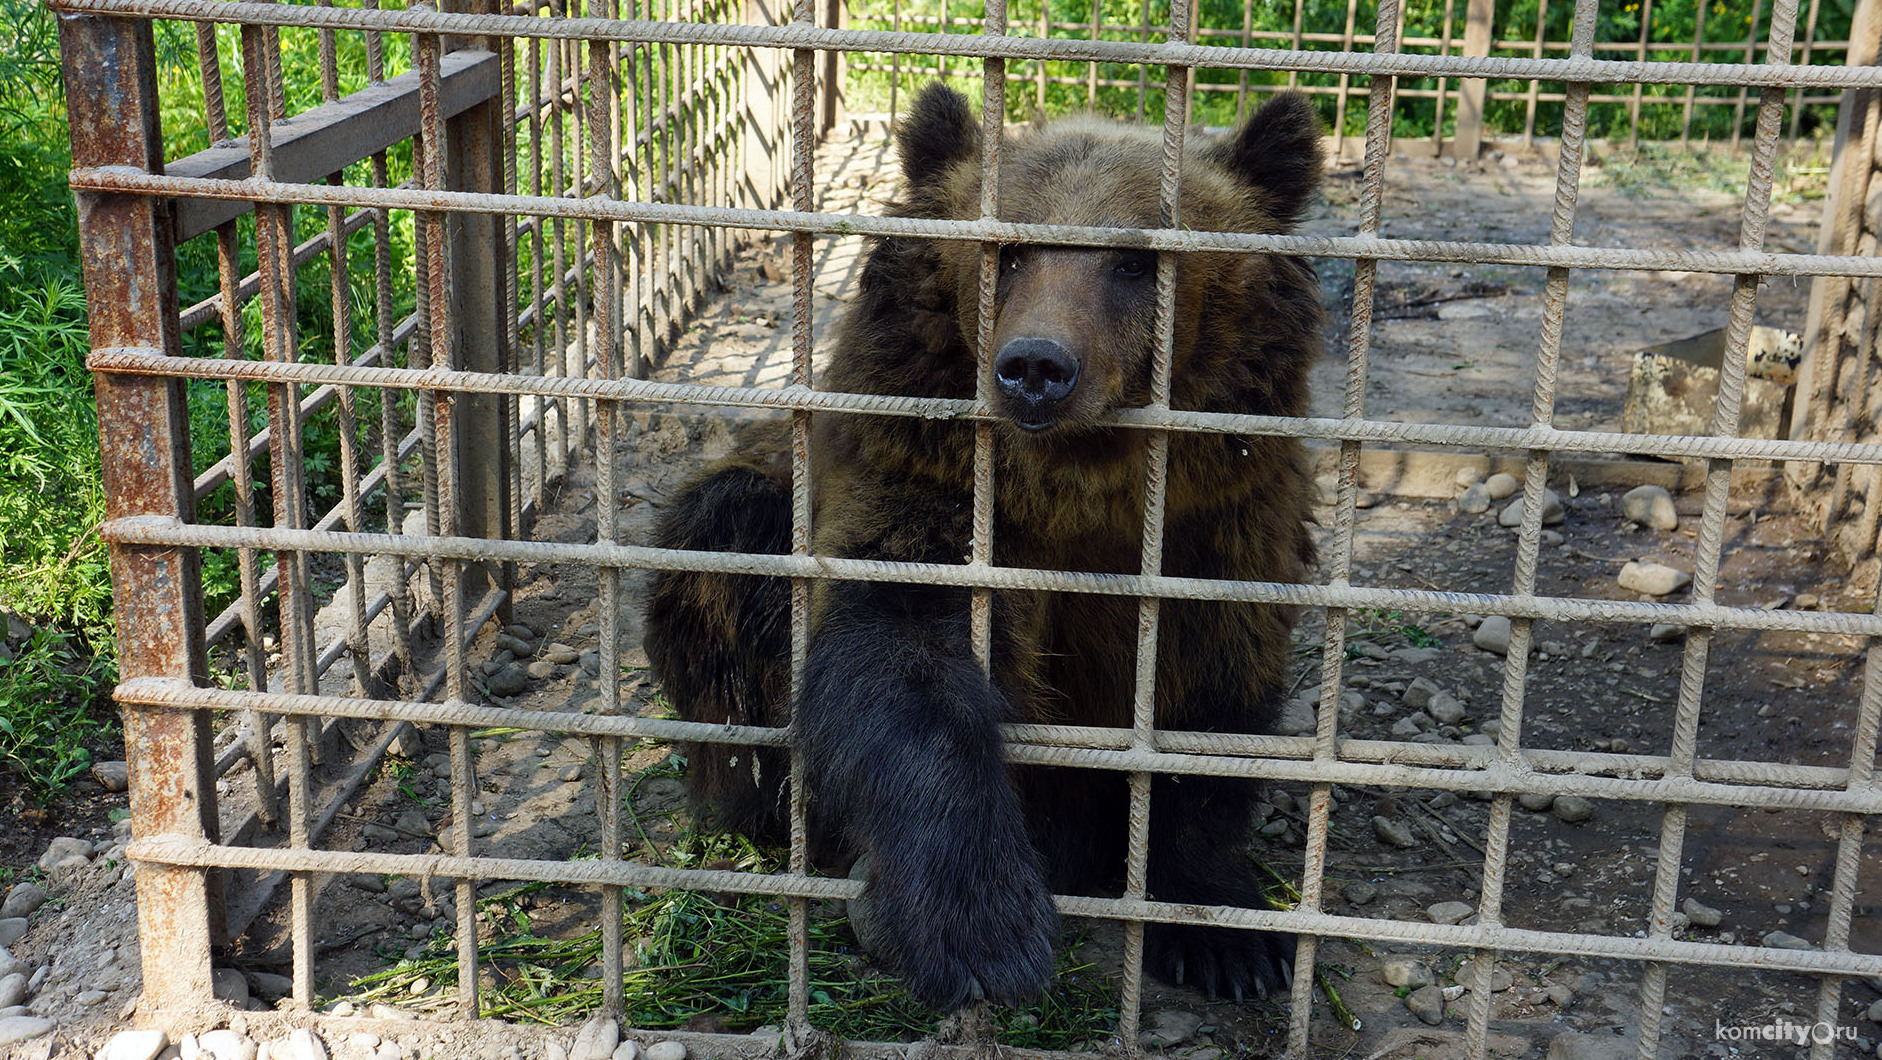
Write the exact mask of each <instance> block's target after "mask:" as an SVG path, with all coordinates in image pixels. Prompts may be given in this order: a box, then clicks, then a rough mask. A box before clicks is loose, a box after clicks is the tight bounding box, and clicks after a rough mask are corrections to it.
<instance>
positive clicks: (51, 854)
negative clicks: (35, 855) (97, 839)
mask: <svg viewBox="0 0 1882 1060" xmlns="http://www.w3.org/2000/svg"><path fill="white" fill-rule="evenodd" d="M93 850H94V848H93V847H92V845H91V844H90V843H88V842H86V841H85V840H83V839H74V838H73V837H71V836H60V837H59V838H57V839H54V840H53V841H52V842H51V843H49V844H47V845H46V852H45V853H44V854H41V855H40V856H39V867H40V868H42V869H46V868H50V867H51V866H52V865H55V864H57V863H58V862H61V861H64V860H65V859H66V858H75V857H76V858H85V859H86V860H88V861H89V860H90V859H91V856H92V853H93Z"/></svg>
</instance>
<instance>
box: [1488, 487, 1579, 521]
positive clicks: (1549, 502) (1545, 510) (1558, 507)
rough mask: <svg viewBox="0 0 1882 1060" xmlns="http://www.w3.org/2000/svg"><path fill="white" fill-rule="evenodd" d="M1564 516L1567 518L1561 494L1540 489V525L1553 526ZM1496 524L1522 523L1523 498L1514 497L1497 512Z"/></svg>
mask: <svg viewBox="0 0 1882 1060" xmlns="http://www.w3.org/2000/svg"><path fill="white" fill-rule="evenodd" d="M1566 518H1568V515H1567V513H1566V512H1565V511H1564V510H1563V509H1562V495H1561V494H1559V493H1557V492H1555V491H1554V490H1550V489H1545V490H1543V491H1542V525H1543V526H1555V525H1558V524H1559V523H1561V522H1562V520H1564V519H1566ZM1496 524H1497V525H1498V526H1521V525H1523V499H1522V498H1521V497H1518V498H1516V499H1515V500H1514V501H1511V502H1510V504H1509V507H1507V508H1504V509H1503V510H1502V511H1501V512H1498V513H1497V517H1496Z"/></svg>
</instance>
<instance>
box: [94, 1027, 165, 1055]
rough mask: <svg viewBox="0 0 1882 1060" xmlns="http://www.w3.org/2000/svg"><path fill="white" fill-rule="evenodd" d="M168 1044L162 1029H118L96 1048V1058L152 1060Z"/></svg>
mask: <svg viewBox="0 0 1882 1060" xmlns="http://www.w3.org/2000/svg"><path fill="white" fill-rule="evenodd" d="M169 1044H170V1037H169V1035H166V1034H164V1033H163V1032H162V1031H119V1032H118V1033H116V1034H114V1035H112V1036H111V1040H110V1041H109V1042H107V1043H105V1047H104V1048H103V1049H100V1050H98V1060H153V1058H154V1057H155V1056H156V1055H157V1054H158V1053H161V1052H163V1047H164V1046H166V1045H169Z"/></svg>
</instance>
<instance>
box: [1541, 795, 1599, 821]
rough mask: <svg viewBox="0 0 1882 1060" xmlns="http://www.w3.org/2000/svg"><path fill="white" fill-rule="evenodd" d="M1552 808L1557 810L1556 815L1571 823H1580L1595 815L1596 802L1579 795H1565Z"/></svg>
mask: <svg viewBox="0 0 1882 1060" xmlns="http://www.w3.org/2000/svg"><path fill="white" fill-rule="evenodd" d="M1550 808H1551V809H1553V810H1554V811H1555V816H1557V817H1559V818H1561V819H1562V820H1564V821H1567V822H1568V823H1569V824H1580V823H1581V822H1583V821H1586V820H1588V819H1589V818H1591V817H1593V816H1594V803H1592V802H1589V801H1588V800H1587V799H1584V798H1582V797H1581V796H1579V795H1563V796H1561V797H1560V798H1558V799H1556V800H1555V805H1554V806H1552V807H1550Z"/></svg>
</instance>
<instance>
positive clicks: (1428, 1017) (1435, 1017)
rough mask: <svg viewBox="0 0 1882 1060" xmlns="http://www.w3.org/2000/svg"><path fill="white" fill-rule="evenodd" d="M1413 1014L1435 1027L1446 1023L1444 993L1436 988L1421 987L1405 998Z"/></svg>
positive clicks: (1407, 1006)
mask: <svg viewBox="0 0 1882 1060" xmlns="http://www.w3.org/2000/svg"><path fill="white" fill-rule="evenodd" d="M1405 1007H1406V1008H1408V1009H1410V1010H1411V1014H1412V1015H1414V1016H1417V1017H1418V1018H1419V1019H1421V1020H1423V1021H1425V1022H1426V1023H1429V1024H1430V1025H1432V1026H1433V1027H1435V1026H1437V1025H1438V1024H1440V1023H1443V1022H1444V991H1442V990H1439V989H1438V988H1437V987H1435V986H1421V987H1419V988H1418V989H1416V990H1414V991H1412V992H1411V993H1410V994H1407V995H1406V996H1405Z"/></svg>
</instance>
